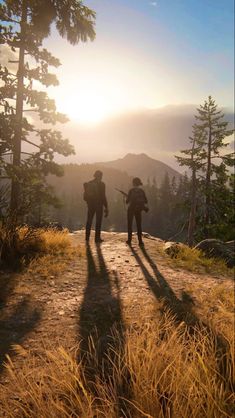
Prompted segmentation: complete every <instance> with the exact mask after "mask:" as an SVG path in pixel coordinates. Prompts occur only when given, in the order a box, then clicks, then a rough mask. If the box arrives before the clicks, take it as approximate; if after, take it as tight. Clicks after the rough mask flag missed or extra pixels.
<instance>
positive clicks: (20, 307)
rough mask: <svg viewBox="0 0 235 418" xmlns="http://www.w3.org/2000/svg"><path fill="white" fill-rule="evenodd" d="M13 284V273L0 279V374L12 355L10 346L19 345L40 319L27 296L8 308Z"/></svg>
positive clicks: (36, 309) (38, 313) (39, 314)
mask: <svg viewBox="0 0 235 418" xmlns="http://www.w3.org/2000/svg"><path fill="white" fill-rule="evenodd" d="M15 284H16V276H15V275H14V274H13V273H11V274H5V275H2V277H0V373H1V372H2V371H3V367H4V366H3V365H4V361H5V360H6V355H7V354H11V353H13V350H12V346H13V345H16V344H20V343H21V342H22V341H23V339H24V337H25V336H26V335H27V334H28V333H29V332H30V331H32V330H33V329H34V327H35V326H36V324H37V323H38V321H39V320H40V318H41V313H40V309H39V308H38V307H36V308H35V307H33V306H32V301H31V298H30V297H28V296H25V297H23V298H21V299H20V300H19V301H16V303H15V304H13V305H12V308H11V307H10V299H11V297H13V292H14V288H15Z"/></svg>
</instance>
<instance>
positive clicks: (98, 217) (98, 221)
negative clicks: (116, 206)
mask: <svg viewBox="0 0 235 418" xmlns="http://www.w3.org/2000/svg"><path fill="white" fill-rule="evenodd" d="M95 213H96V226H95V241H96V242H99V241H101V236H100V232H101V224H102V219H103V206H97V207H96V211H95Z"/></svg>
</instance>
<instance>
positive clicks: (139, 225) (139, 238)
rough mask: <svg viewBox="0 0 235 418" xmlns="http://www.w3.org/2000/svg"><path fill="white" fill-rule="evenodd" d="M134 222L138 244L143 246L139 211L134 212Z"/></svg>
mask: <svg viewBox="0 0 235 418" xmlns="http://www.w3.org/2000/svg"><path fill="white" fill-rule="evenodd" d="M135 220H136V226H137V236H138V240H139V244H143V240H142V216H141V210H138V211H136V212H135Z"/></svg>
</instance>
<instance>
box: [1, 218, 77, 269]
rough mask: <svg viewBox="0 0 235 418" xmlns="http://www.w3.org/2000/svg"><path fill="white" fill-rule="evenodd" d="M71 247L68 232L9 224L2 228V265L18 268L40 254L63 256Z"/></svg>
mask: <svg viewBox="0 0 235 418" xmlns="http://www.w3.org/2000/svg"><path fill="white" fill-rule="evenodd" d="M70 245H71V244H70V240H69V237H68V233H67V231H66V230H64V231H57V230H54V229H48V230H45V229H36V228H31V227H29V226H16V225H14V223H12V224H10V223H8V224H7V225H5V226H2V227H0V265H1V264H2V265H5V266H12V267H16V266H18V265H19V264H21V263H22V262H23V261H24V262H25V261H29V260H30V259H32V258H33V257H35V256H36V255H38V254H55V253H60V254H61V253H63V252H64V251H65V250H66V248H68V247H69V246H70Z"/></svg>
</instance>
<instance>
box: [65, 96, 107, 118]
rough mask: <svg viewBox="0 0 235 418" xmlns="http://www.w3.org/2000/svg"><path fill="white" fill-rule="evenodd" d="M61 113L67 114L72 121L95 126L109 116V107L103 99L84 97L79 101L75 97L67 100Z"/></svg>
mask: <svg viewBox="0 0 235 418" xmlns="http://www.w3.org/2000/svg"><path fill="white" fill-rule="evenodd" d="M60 107H61V111H63V113H65V114H66V115H67V116H68V117H69V119H70V120H73V121H76V122H80V123H84V124H93V123H98V122H100V121H102V120H103V119H105V118H106V117H107V116H108V113H109V112H108V107H107V105H106V103H105V101H104V100H102V97H96V96H93V97H83V98H82V100H78V99H77V97H76V95H75V96H74V97H69V98H65V100H64V101H63V104H62V106H60Z"/></svg>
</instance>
